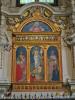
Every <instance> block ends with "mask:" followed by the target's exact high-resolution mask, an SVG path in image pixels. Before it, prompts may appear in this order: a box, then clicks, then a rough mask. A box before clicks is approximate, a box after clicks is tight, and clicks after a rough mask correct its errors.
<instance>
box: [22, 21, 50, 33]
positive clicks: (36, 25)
mask: <svg viewBox="0 0 75 100" xmlns="http://www.w3.org/2000/svg"><path fill="white" fill-rule="evenodd" d="M22 32H52V29H51V28H50V27H49V26H48V25H47V24H46V23H44V22H41V21H32V22H30V23H28V24H27V25H25V26H24V27H23V29H22Z"/></svg>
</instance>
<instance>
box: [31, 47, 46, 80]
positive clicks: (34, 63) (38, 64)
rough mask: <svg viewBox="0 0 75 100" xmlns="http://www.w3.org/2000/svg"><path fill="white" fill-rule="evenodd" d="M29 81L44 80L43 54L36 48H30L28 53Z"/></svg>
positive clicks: (40, 49)
mask: <svg viewBox="0 0 75 100" xmlns="http://www.w3.org/2000/svg"><path fill="white" fill-rule="evenodd" d="M30 80H31V81H40V80H44V52H43V49H42V48H41V47H38V46H34V47H32V49H31V52H30Z"/></svg>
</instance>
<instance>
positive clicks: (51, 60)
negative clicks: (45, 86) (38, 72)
mask: <svg viewBox="0 0 75 100" xmlns="http://www.w3.org/2000/svg"><path fill="white" fill-rule="evenodd" d="M56 62H57V58H56V55H55V54H54V51H53V50H52V51H51V55H50V57H49V71H50V80H52V72H53V66H54V65H55V64H56Z"/></svg>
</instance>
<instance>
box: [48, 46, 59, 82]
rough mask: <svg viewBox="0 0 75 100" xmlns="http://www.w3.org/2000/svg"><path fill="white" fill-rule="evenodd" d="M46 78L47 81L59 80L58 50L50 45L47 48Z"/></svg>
mask: <svg viewBox="0 0 75 100" xmlns="http://www.w3.org/2000/svg"><path fill="white" fill-rule="evenodd" d="M47 55H48V75H49V76H48V79H49V81H58V80H59V70H58V69H59V68H58V51H57V48H56V47H54V46H51V47H49V48H48V52H47Z"/></svg>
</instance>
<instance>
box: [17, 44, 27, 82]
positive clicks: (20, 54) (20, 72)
mask: <svg viewBox="0 0 75 100" xmlns="http://www.w3.org/2000/svg"><path fill="white" fill-rule="evenodd" d="M26 55H27V52H26V48H25V47H23V46H21V47H18V48H17V50H16V81H17V82H23V81H25V80H26V67H27V56H26Z"/></svg>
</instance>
